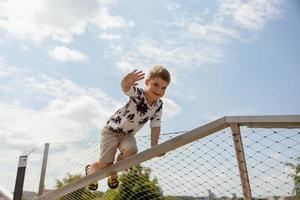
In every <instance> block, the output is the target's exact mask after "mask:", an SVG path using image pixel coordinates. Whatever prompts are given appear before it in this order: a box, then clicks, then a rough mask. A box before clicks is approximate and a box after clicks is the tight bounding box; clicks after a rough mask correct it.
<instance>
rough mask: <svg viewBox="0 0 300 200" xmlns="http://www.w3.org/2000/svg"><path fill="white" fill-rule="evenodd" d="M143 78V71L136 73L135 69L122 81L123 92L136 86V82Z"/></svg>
mask: <svg viewBox="0 0 300 200" xmlns="http://www.w3.org/2000/svg"><path fill="white" fill-rule="evenodd" d="M144 78H145V73H144V72H143V71H137V70H136V69H135V70H133V71H132V72H130V73H128V74H127V75H126V76H124V78H123V79H122V82H121V86H122V89H123V91H124V92H127V91H128V90H129V89H130V87H131V86H136V85H138V83H137V81H140V80H142V79H144Z"/></svg>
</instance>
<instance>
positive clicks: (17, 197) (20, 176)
mask: <svg viewBox="0 0 300 200" xmlns="http://www.w3.org/2000/svg"><path fill="white" fill-rule="evenodd" d="M26 165H27V156H20V157H19V163H18V170H17V177H16V183H15V190H14V199H13V200H22V195H23V185H24V178H25V171H26Z"/></svg>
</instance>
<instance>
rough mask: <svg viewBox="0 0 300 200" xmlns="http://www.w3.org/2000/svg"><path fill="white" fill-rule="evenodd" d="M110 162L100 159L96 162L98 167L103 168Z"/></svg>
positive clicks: (110, 163)
mask: <svg viewBox="0 0 300 200" xmlns="http://www.w3.org/2000/svg"><path fill="white" fill-rule="evenodd" d="M112 164H113V162H101V161H99V162H98V168H100V169H103V168H105V167H108V166H110V165H112Z"/></svg>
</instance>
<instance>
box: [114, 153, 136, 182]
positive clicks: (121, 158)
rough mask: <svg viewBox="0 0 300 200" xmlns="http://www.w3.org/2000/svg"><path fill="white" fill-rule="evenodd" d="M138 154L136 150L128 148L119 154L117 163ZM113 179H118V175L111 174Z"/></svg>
mask: <svg viewBox="0 0 300 200" xmlns="http://www.w3.org/2000/svg"><path fill="white" fill-rule="evenodd" d="M136 153H137V150H136V149H133V148H127V149H125V150H124V151H122V152H121V153H119V154H118V156H117V160H116V162H118V161H120V160H123V159H124V158H127V157H129V156H132V155H134V154H136ZM111 177H112V178H118V173H113V174H111Z"/></svg>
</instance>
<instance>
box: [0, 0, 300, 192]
mask: <svg viewBox="0 0 300 200" xmlns="http://www.w3.org/2000/svg"><path fill="white" fill-rule="evenodd" d="M299 11H300V3H299V2H298V1H297V0H291V1H284V0H249V1H241V0H223V1H208V0H206V1H195V0H187V1H183V0H182V1H180V0H177V1H167V0H163V1H157V0H156V1H143V2H141V1H137V0H128V1H120V0H113V1H107V0H90V1H84V0H77V1H71V0H65V1H58V0H51V1H50V0H27V1H17V0H10V1H0V145H1V154H0V177H4V178H3V179H2V178H1V180H0V185H6V186H7V187H8V188H9V189H10V190H12V188H13V185H14V179H15V173H16V166H17V160H18V156H19V155H21V154H22V153H24V152H28V151H29V150H30V149H32V148H33V147H35V146H38V145H42V144H43V143H45V142H65V141H80V140H87V139H88V140H97V139H98V130H99V129H100V128H101V127H102V126H103V124H104V123H105V121H106V120H107V118H108V117H109V116H110V115H111V114H112V113H113V112H114V111H115V110H116V109H117V108H119V107H120V106H121V105H122V104H124V103H125V102H126V100H127V97H126V96H125V95H124V94H123V93H122V92H121V89H120V79H121V78H122V76H124V75H125V74H126V73H128V72H129V71H130V70H132V69H135V68H137V69H141V70H144V71H145V72H147V70H148V69H149V68H150V67H151V66H153V65H158V64H159V65H164V66H165V67H167V68H168V69H169V70H170V72H171V74H172V82H171V85H170V86H169V88H168V90H167V94H166V96H165V98H164V103H165V104H164V105H165V107H164V116H163V127H162V131H163V132H172V131H181V130H190V129H193V128H195V127H198V126H200V125H202V124H205V123H207V122H209V121H212V120H214V119H217V118H219V117H222V116H225V115H274V114H299V113H300V101H299V99H300V92H299V77H300V66H299V63H300V62H299V61H300V53H299V52H300V39H299V35H300V21H299V19H300V12H299ZM140 86H141V87H143V82H141V83H140ZM146 126H148V125H146ZM148 132H149V128H148V127H145V128H144V129H143V130H142V131H141V133H139V134H148ZM7 180H9V181H7ZM7 183H8V184H7Z"/></svg>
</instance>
